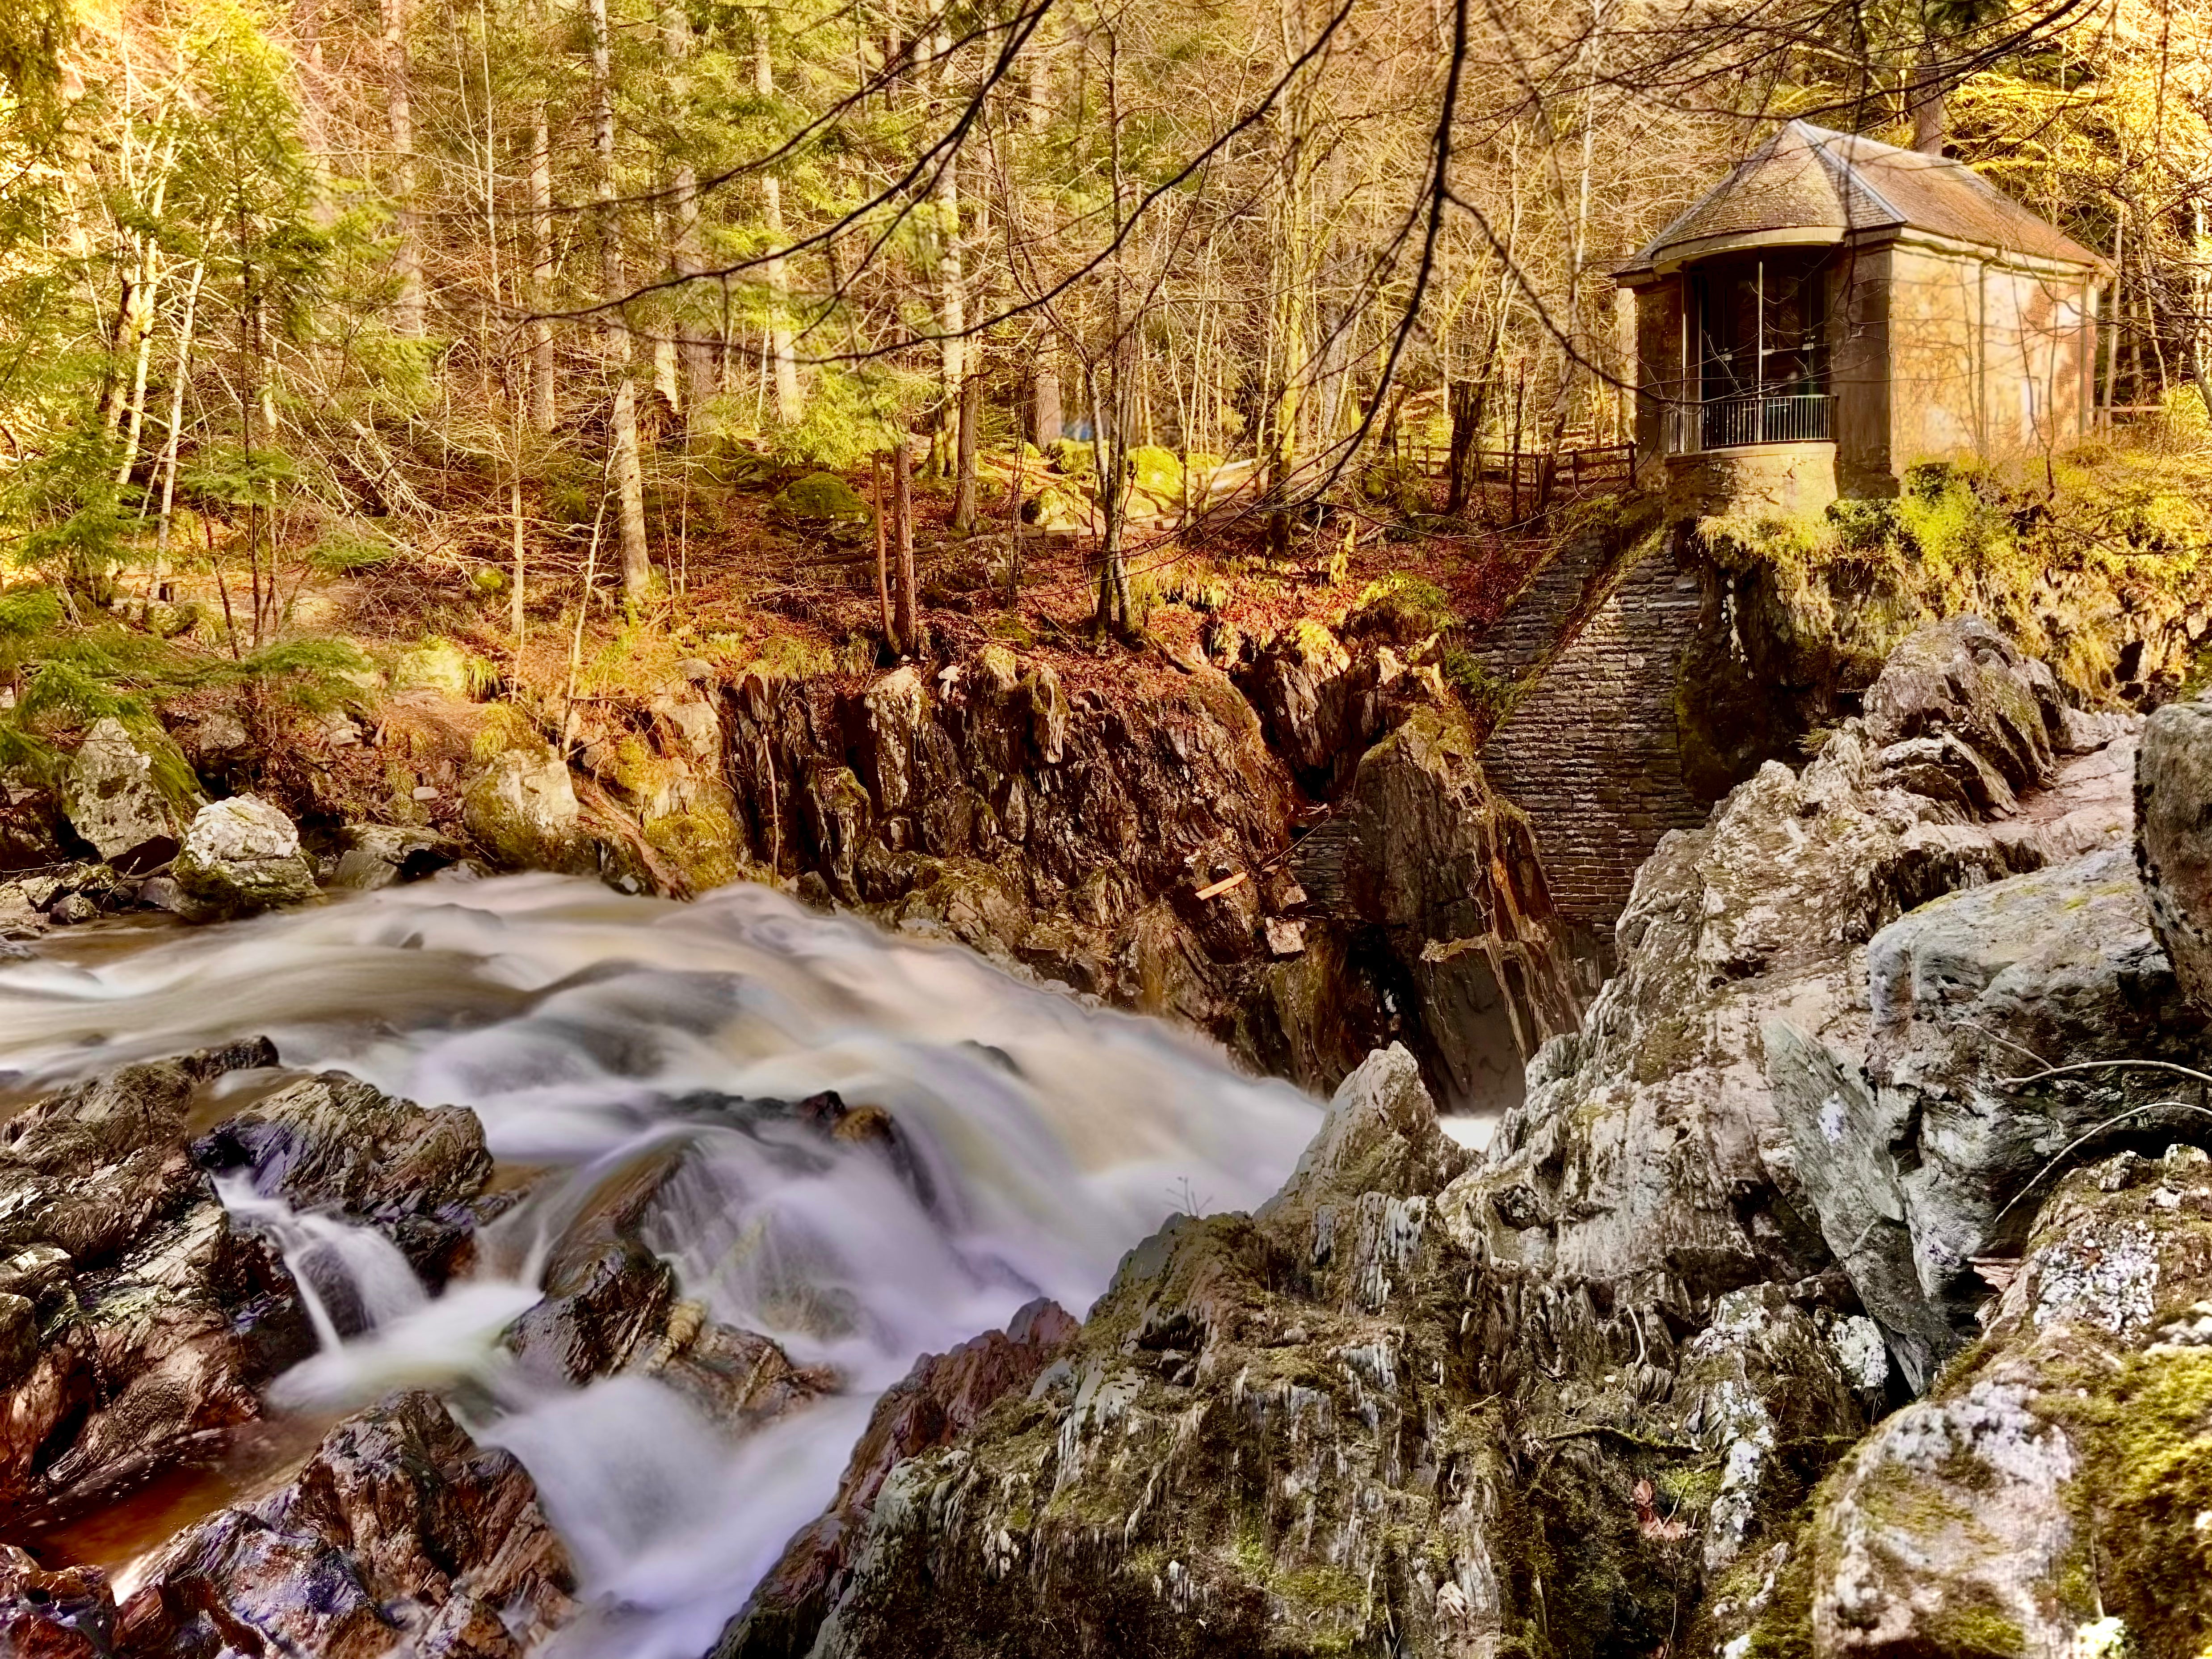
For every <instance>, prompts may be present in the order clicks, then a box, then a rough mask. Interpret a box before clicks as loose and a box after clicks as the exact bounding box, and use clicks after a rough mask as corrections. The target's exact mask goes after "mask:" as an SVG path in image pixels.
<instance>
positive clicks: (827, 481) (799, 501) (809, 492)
mask: <svg viewBox="0 0 2212 1659" xmlns="http://www.w3.org/2000/svg"><path fill="white" fill-rule="evenodd" d="M769 511H770V513H773V514H775V516H776V517H778V518H780V519H781V520H785V521H787V522H789V523H793V524H801V525H804V524H822V523H843V524H860V525H867V524H873V523H874V522H875V516H876V515H875V513H874V510H873V509H872V508H871V507H869V505H868V503H867V502H866V500H865V499H863V498H862V496H861V495H860V492H859V491H858V490H856V489H854V488H853V486H852V485H851V484H849V483H846V482H845V480H844V479H842V478H841V477H838V476H837V474H836V473H835V472H810V473H808V474H807V475H806V476H805V477H803V478H800V479H798V480H796V481H795V482H793V483H790V484H787V485H786V486H785V487H784V488H783V489H781V490H780V491H779V492H778V493H777V495H776V496H775V500H774V501H770V502H769Z"/></svg>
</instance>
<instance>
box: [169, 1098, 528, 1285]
mask: <svg viewBox="0 0 2212 1659" xmlns="http://www.w3.org/2000/svg"><path fill="white" fill-rule="evenodd" d="M192 1156H193V1158H194V1159H195V1160H196V1161H197V1163H198V1164H200V1165H201V1166H202V1167H203V1168H204V1169H208V1170H213V1171H215V1172H216V1173H219V1174H228V1173H231V1172H234V1171H235V1172H240V1173H243V1174H244V1175H246V1177H247V1178H248V1179H249V1180H250V1181H251V1182H252V1187H253V1189H254V1191H255V1192H256V1193H258V1194H260V1195H261V1196H262V1197H264V1198H278V1199H282V1200H284V1202H285V1203H287V1204H289V1205H290V1206H292V1207H293V1208H294V1209H295V1210H301V1211H321V1212H331V1213H335V1214H338V1215H342V1216H343V1217H346V1218H349V1219H351V1220H355V1221H365V1222H368V1223H370V1224H372V1225H374V1226H376V1227H378V1228H379V1229H380V1230H381V1231H384V1232H385V1233H386V1234H388V1235H389V1236H390V1237H392V1241H393V1242H394V1243H397V1244H398V1246H399V1248H400V1249H401V1250H402V1251H403V1252H404V1254H405V1255H406V1256H407V1258H408V1261H409V1262H410V1265H411V1266H413V1267H414V1268H415V1270H416V1273H417V1274H418V1275H420V1276H421V1277H422V1278H423V1279H426V1280H427V1281H428V1283H430V1284H431V1285H433V1286H435V1285H441V1284H443V1283H444V1282H445V1279H446V1278H447V1273H449V1272H450V1271H451V1269H452V1267H453V1261H454V1257H455V1255H456V1253H457V1252H458V1251H459V1249H461V1248H462V1246H463V1245H464V1244H465V1243H466V1241H467V1240H468V1237H469V1236H470V1234H471V1232H472V1231H474V1229H475V1226H476V1223H477V1215H476V1212H475V1211H474V1210H473V1209H471V1203H472V1201H473V1200H476V1199H477V1197H478V1196H479V1194H482V1193H483V1188H484V1184H485V1183H486V1182H488V1181H489V1180H490V1178H491V1154H490V1153H489V1152H487V1151H486V1150H485V1148H484V1139H483V1124H482V1123H481V1122H479V1121H477V1115H476V1114H475V1113H474V1112H471V1111H470V1110H469V1109H467V1108H466V1107H465V1106H437V1107H423V1106H417V1105H416V1103H414V1102H412V1101H410V1100H398V1099H395V1098H393V1097H391V1096H389V1095H386V1094H384V1093H383V1092H381V1091H379V1090H377V1089H374V1088H372V1087H371V1086H370V1085H368V1084H366V1083H363V1082H362V1081H361V1080H360V1079H358V1078H354V1077H349V1076H348V1075H346V1073H343V1072H325V1073H322V1074H321V1075H320V1076H319V1077H313V1078H302V1079H300V1080H298V1081H297V1082H295V1083H290V1084H287V1085H285V1086H284V1087H283V1088H282V1089H279V1090H277V1091H276V1092H274V1093H272V1094H269V1095H266V1096H264V1097H262V1098H260V1099H258V1100H257V1101H255V1102H254V1103H253V1104H252V1107H250V1108H249V1109H247V1110H246V1111H244V1112H241V1113H240V1114H239V1115H237V1116H235V1117H233V1118H229V1119H228V1120H226V1121H224V1122H222V1124H220V1125H218V1126H217V1127H216V1128H215V1129H214V1130H212V1131H211V1132H210V1133H208V1134H207V1135H205V1136H204V1137H203V1138H202V1139H199V1140H198V1141H197V1142H195V1143H194V1144H193V1146H192Z"/></svg>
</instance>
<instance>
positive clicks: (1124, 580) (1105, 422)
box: [1084, 31, 1130, 633]
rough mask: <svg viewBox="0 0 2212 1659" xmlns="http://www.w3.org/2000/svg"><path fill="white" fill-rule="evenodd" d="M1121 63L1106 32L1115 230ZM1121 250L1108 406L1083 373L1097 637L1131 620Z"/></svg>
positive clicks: (1111, 300) (1112, 286) (1117, 45)
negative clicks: (1092, 479)
mask: <svg viewBox="0 0 2212 1659" xmlns="http://www.w3.org/2000/svg"><path fill="white" fill-rule="evenodd" d="M1106 132H1107V144H1106V154H1107V161H1108V169H1107V173H1108V184H1109V187H1110V189H1111V191H1112V195H1111V197H1110V198H1109V199H1110V201H1111V204H1112V207H1113V212H1114V219H1113V222H1114V226H1115V230H1116V231H1117V232H1118V231H1119V229H1120V228H1121V41H1120V39H1119V37H1118V36H1116V35H1115V34H1114V33H1111V32H1110V31H1109V33H1108V34H1107V36H1106ZM1121 247H1122V244H1121V242H1120V241H1118V240H1117V241H1116V242H1115V247H1114V261H1113V266H1112V271H1111V280H1110V281H1109V283H1107V286H1106V295H1107V298H1106V306H1107V334H1106V340H1107V346H1106V349H1107V354H1108V355H1107V362H1106V368H1107V388H1106V391H1107V398H1108V404H1109V405H1110V407H1102V406H1101V405H1100V404H1099V401H1098V386H1097V371H1096V370H1095V369H1094V370H1091V371H1090V372H1089V373H1087V374H1085V382H1086V383H1085V386H1084V391H1085V392H1086V393H1087V394H1088V396H1089V398H1090V403H1091V453H1092V456H1093V458H1094V459H1095V460H1096V461H1097V467H1098V498H1099V505H1100V506H1101V507H1103V508H1104V509H1105V514H1106V530H1105V535H1104V536H1103V538H1102V539H1101V541H1100V544H1099V549H1098V607H1097V612H1096V613H1095V617H1094V626H1095V627H1097V629H1098V630H1099V631H1100V632H1101V633H1105V632H1108V631H1109V630H1110V631H1114V632H1127V629H1128V628H1129V621H1130V619H1129V577H1128V573H1127V571H1125V570H1124V569H1123V568H1121V517H1122V505H1123V502H1124V501H1125V500H1126V498H1127V494H1128V492H1127V489H1126V487H1125V481H1124V480H1123V478H1122V477H1121V474H1122V471H1123V458H1124V457H1125V456H1126V455H1127V453H1128V432H1127V425H1126V422H1125V416H1126V412H1127V411H1126V410H1125V408H1124V399H1125V398H1126V397H1127V381H1128V374H1127V343H1126V342H1125V340H1124V338H1123V332H1124V330H1125V329H1127V327H1129V326H1130V325H1129V323H1128V321H1127V319H1126V317H1125V313H1124V300H1125V298H1126V296H1125V294H1124V291H1123V290H1124V286H1125V284H1126V283H1127V276H1128V267H1127V264H1126V262H1125V261H1124V260H1123V258H1122V255H1121Z"/></svg>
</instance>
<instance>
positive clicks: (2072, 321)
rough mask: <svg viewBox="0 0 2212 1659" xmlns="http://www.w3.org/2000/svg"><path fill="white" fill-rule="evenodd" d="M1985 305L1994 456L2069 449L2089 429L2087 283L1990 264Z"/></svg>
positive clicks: (1986, 409) (1987, 407)
mask: <svg viewBox="0 0 2212 1659" xmlns="http://www.w3.org/2000/svg"><path fill="white" fill-rule="evenodd" d="M1982 298H1983V313H1982V314H1983V323H1982V340H1983V351H1984V362H1986V364H1987V374H1988V382H1987V387H1986V390H1985V392H1984V402H1983V419H1984V424H1985V430H1986V438H1985V441H1986V442H1987V444H1988V446H1989V450H1990V453H1991V454H1993V455H2003V454H2018V453H2040V452H2042V451H2043V450H2045V449H2046V448H2048V447H2051V446H2053V445H2057V444H2064V443H2067V442H2069V441H2072V440H2073V439H2074V438H2075V437H2077V436H2079V435H2081V433H2082V432H2084V431H2085V430H2087V415H2088V412H2089V411H2088V404H2087V399H2088V395H2089V385H2090V382H2089V379H2088V373H2087V371H2088V365H2089V360H2090V352H2091V349H2092V343H2093V340H2094V338H2095V328H2096V325H2095V324H2094V322H2093V321H2092V320H2091V319H2090V317H2089V314H2088V311H2087V304H2086V302H2087V299H2088V294H2087V289H2086V288H2085V286H2084V279H2082V278H2081V277H2080V276H2073V277H2070V278H2066V279H2061V278H2058V277H2055V276H2048V275H2045V274H2042V273H2039V272H2034V271H2027V270H2008V269H2007V268H2005V267H2003V266H2002V265H1996V264H1992V265H1990V267H1989V268H1988V270H1987V272H1986V275H1985V276H1984V279H1983V294H1982Z"/></svg>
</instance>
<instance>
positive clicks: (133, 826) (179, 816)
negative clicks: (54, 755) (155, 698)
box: [62, 716, 197, 870]
mask: <svg viewBox="0 0 2212 1659" xmlns="http://www.w3.org/2000/svg"><path fill="white" fill-rule="evenodd" d="M195 793H197V791H196V788H195V787H194V785H193V783H192V776H191V768H190V767H189V766H187V765H186V764H185V759H184V757H183V755H182V754H181V753H179V752H178V750H177V749H176V746H175V745H174V744H173V743H171V742H170V741H169V740H168V738H166V737H156V736H155V735H152V734H150V733H146V732H132V731H131V728H130V727H128V726H125V725H124V724H123V722H122V721H121V720H117V719H115V718H113V717H112V716H107V717H105V718H103V719H100V720H95V721H94V723H93V726H92V729H91V730H90V731H89V732H87V733H86V734H85V738H84V741H83V743H82V744H80V745H79V746H78V749H77V751H76V754H75V755H74V756H73V757H70V765H69V772H68V775H67V777H66V779H65V781H64V784H63V787H62V810H63V811H64V814H65V815H66V816H67V817H68V819H69V823H70V829H72V830H74V831H75V832H76V835H77V836H78V837H79V838H80V839H82V840H83V841H86V842H90V843H91V844H92V845H93V846H94V848H97V849H98V850H99V853H100V857H101V858H102V859H104V860H106V861H107V862H108V863H110V864H112V865H114V866H116V867H117V868H118V869H124V870H146V869H150V868H152V867H153V866H155V865H157V864H161V863H162V862H164V861H165V860H167V859H169V858H170V857H171V856H173V854H175V852H176V850H177V843H178V841H179V838H180V837H181V836H182V835H183V833H184V827H185V823H186V821H187V820H188V819H189V817H190V816H191V810H192V808H193V807H194V806H196V805H197V801H196V800H193V799H192V796H193V795H194V794H195Z"/></svg>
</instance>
